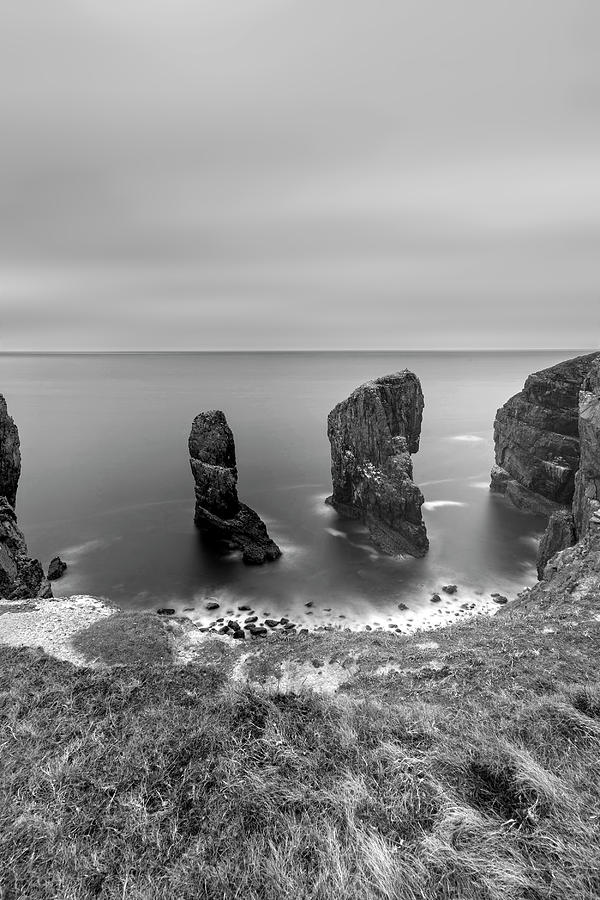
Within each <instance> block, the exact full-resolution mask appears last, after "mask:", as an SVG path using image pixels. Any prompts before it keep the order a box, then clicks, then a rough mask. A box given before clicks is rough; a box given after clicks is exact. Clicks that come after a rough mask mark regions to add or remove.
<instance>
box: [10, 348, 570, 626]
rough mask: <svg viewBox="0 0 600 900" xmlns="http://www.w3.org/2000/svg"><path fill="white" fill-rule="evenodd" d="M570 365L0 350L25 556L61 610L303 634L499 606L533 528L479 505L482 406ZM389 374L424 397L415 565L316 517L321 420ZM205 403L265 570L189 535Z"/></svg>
mask: <svg viewBox="0 0 600 900" xmlns="http://www.w3.org/2000/svg"><path fill="white" fill-rule="evenodd" d="M580 352H584V351H573V350H571V351H569V350H565V351H519V352H512V351H511V352H476V351H460V352H458V351H456V352H413V351H411V352H405V351H400V350H398V351H386V352H350V351H348V352H268V353H267V352H265V353H263V352H248V353H238V352H231V353H216V352H215V353H77V354H56V353H55V354H1V355H0V392H1V393H3V394H4V396H5V398H6V401H7V404H8V408H9V412H10V414H11V415H12V416H13V418H14V419H15V421H16V423H17V425H18V428H19V433H20V438H21V453H22V474H21V481H20V485H19V492H18V498H17V513H18V517H19V523H20V526H21V528H22V529H23V531H24V532H25V536H26V538H27V542H28V546H29V552H30V555H32V556H35V557H37V558H39V559H40V560H41V561H42V563H43V564H44V566H46V565H47V564H48V562H49V561H50V559H51V558H52V557H53V556H56V555H59V556H61V557H62V558H63V559H64V560H65V562H67V564H68V570H67V573H66V574H65V575H64V576H63V578H62V579H60V581H56V582H54V593H55V595H56V596H70V595H74V594H77V595H82V594H85V595H92V596H97V597H104V598H107V599H108V600H110V601H112V602H114V603H116V604H117V605H119V606H121V607H123V608H126V609H148V610H156V609H159V608H163V609H164V608H169V609H174V610H175V611H176V612H177V613H183V612H184V611H185V615H187V616H189V617H191V618H192V619H194V620H195V621H196V622H197V623H198V624H208V622H209V621H211V620H212V619H211V617H212V616H214V615H215V613H209V612H207V611H206V609H205V605H206V603H207V602H209V601H210V600H216V601H217V602H218V603H219V604H220V609H221V611H222V612H221V614H223V615H226V614H228V613H230V611H233V612H236V611H237V608H238V607H239V606H241V605H243V606H249V607H250V608H251V609H253V610H255V611H256V612H257V613H258V614H259V615H265V616H266V615H270V616H272V617H279V616H286V617H288V618H290V619H291V620H292V621H294V622H296V623H297V624H298V625H299V626H301V627H307V628H309V629H311V628H320V627H334V628H353V629H355V628H363V627H366V626H369V627H380V628H385V627H388V626H389V625H391V624H394V625H397V626H398V627H399V628H400V630H407V631H410V630H411V629H414V628H422V627H430V626H435V625H439V624H442V623H444V622H447V621H453V620H455V619H456V618H460V617H464V616H468V615H473V614H476V613H481V612H483V613H486V612H493V611H494V610H495V609H497V608H498V607H497V605H496V604H495V603H494V601H493V598H492V597H491V595H492V594H493V593H499V594H502V595H504V596H506V597H507V598H508V599H509V600H512V599H513V598H514V597H515V596H516V594H517V593H518V592H519V591H520V590H522V589H523V588H524V587H527V586H530V585H532V584H533V583H534V582H535V580H536V573H535V557H536V551H537V544H538V541H539V538H540V535H541V533H542V531H543V528H544V525H545V522H544V519H543V518H540V517H539V516H534V515H531V514H528V513H525V512H522V511H519V510H517V509H515V508H513V507H512V506H511V505H510V504H509V503H508V501H507V500H506V499H505V498H504V497H501V496H498V495H495V494H491V493H490V491H489V473H490V469H491V467H492V465H493V462H494V444H493V422H494V416H495V413H496V409H497V408H498V407H499V406H501V405H502V404H503V403H504V402H505V401H506V400H507V399H508V398H509V397H510V396H511V395H512V394H514V393H516V392H517V391H518V390H520V388H521V387H522V385H523V382H524V380H525V378H526V377H527V375H528V374H529V373H530V372H533V371H536V370H538V369H542V368H545V367H546V366H550V365H553V364H555V363H557V362H559V361H560V360H562V359H566V358H569V357H570V356H575V355H578V353H580ZM404 368H408V369H411V370H412V371H413V372H415V373H416V374H417V375H418V377H419V378H420V380H421V384H422V387H423V392H424V395H425V411H424V416H423V429H422V434H421V449H420V451H419V452H418V454H416V455H415V456H414V457H413V463H414V478H415V481H416V482H417V483H418V484H419V486H420V487H421V489H422V491H423V494H424V496H425V505H424V508H423V514H424V519H425V523H426V525H427V530H428V534H429V539H430V545H431V546H430V551H429V553H428V555H427V556H426V557H425V558H424V559H413V558H411V557H408V556H407V557H400V558H391V557H388V556H385V555H383V554H381V553H378V552H377V551H376V550H375V548H374V547H373V546H372V545H371V543H370V541H369V538H368V534H367V532H366V529H365V528H364V526H363V525H361V523H359V522H357V521H353V520H347V519H344V518H342V517H341V516H339V515H338V514H337V513H336V512H335V510H333V509H332V508H331V507H330V506H328V505H327V504H326V503H325V498H326V497H327V496H328V495H329V493H330V492H331V475H330V450H329V442H328V440H327V414H328V412H329V411H330V410H331V409H332V407H333V406H335V404H336V403H338V402H339V401H340V400H343V399H344V398H345V397H347V396H348V394H349V393H350V392H351V391H352V390H353V389H354V388H356V387H358V385H360V384H362V383H363V382H365V381H367V380H369V379H372V378H376V377H378V376H381V375H385V374H388V373H391V372H395V371H398V370H401V369H404ZM208 409H222V410H223V411H224V412H225V415H226V416H227V420H228V422H229V424H230V426H231V428H232V430H233V433H234V436H235V443H236V452H237V462H238V473H239V481H238V492H239V496H240V499H241V500H242V501H243V502H244V503H246V504H248V505H249V506H251V507H253V508H254V509H255V510H256V511H257V512H258V513H259V514H260V515H261V517H262V518H263V520H264V521H265V523H266V524H267V527H268V529H269V532H270V534H271V537H272V538H273V539H274V540H275V541H276V542H277V543H278V544H279V546H280V547H281V549H282V551H283V555H282V557H281V559H279V560H278V561H276V562H274V563H270V564H266V565H264V566H260V567H249V566H246V565H244V564H243V563H242V561H241V558H240V555H239V554H238V553H231V554H229V555H225V556H215V555H214V553H213V551H211V550H210V549H208V548H207V547H205V546H204V544H203V541H202V539H201V537H200V535H199V534H198V532H197V530H196V528H195V527H194V524H193V513H194V483H193V479H192V475H191V471H190V466H189V459H188V452H187V438H188V434H189V431H190V426H191V423H192V420H193V418H194V416H195V415H196V414H197V413H199V412H201V411H203V410H208ZM447 584H456V585H457V587H458V590H457V592H456V593H455V594H453V595H450V594H447V593H445V592H443V591H441V588H442V586H443V585H447ZM434 593H438V594H440V596H441V597H442V599H441V601H440V602H432V599H431V598H432V595H433V594H434ZM306 604H309V605H308V606H307V605H306ZM403 607H407V609H403Z"/></svg>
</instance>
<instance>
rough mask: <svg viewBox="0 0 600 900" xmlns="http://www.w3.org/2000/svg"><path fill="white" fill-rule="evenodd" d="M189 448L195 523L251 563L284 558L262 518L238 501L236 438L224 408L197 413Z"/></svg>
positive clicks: (257, 563)
mask: <svg viewBox="0 0 600 900" xmlns="http://www.w3.org/2000/svg"><path fill="white" fill-rule="evenodd" d="M189 451H190V464H191V467H192V474H193V476H194V481H195V482H196V511H195V515H194V521H195V523H196V525H197V526H198V528H199V529H200V530H201V531H202V533H203V535H204V536H205V537H206V538H207V540H209V541H211V542H213V543H215V544H217V545H223V546H225V547H227V548H228V549H239V550H241V551H242V558H243V560H244V562H245V563H248V564H249V565H260V564H261V563H264V562H267V561H272V560H275V559H278V557H280V556H281V550H280V549H279V547H278V546H277V544H276V543H275V542H274V541H272V540H271V538H270V537H269V535H268V533H267V529H266V527H265V524H264V522H263V521H262V519H261V518H260V517H259V516H258V515H257V514H256V513H255V512H254V510H253V509H250V507H248V506H245V505H244V504H243V503H240V501H239V500H238V495H237V469H236V461H235V442H234V440H233V434H232V432H231V428H230V427H229V425H228V424H227V420H226V418H225V416H224V414H223V413H222V412H221V411H220V410H211V411H209V412H204V413H200V414H199V415H198V416H196V418H195V419H194V422H193V424H192V430H191V433H190V438H189Z"/></svg>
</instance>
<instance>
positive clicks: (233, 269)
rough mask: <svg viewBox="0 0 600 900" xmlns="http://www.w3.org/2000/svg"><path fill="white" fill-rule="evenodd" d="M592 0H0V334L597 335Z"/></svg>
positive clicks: (366, 342) (599, 232)
mask: <svg viewBox="0 0 600 900" xmlns="http://www.w3.org/2000/svg"><path fill="white" fill-rule="evenodd" d="M599 35H600V4H598V2H597V0H552V2H548V0H452V2H444V0H3V2H2V3H1V4H0V122H1V123H2V133H1V139H0V351H13V350H101V349H108V350H126V349H134V350H144V349H148V350H161V349H165V350H170V349H172V350H178V349H180V350H218V349H330V348H331V349H396V348H397V349H460V348H467V347H468V348H472V347H474V348H527V347H532V348H547V347H551V348H561V349H562V348H582V349H583V348H590V349H591V348H595V347H598V346H600V296H599V295H600V252H599V250H600V115H599V104H600V52H599V46H598V44H599V42H600V37H599Z"/></svg>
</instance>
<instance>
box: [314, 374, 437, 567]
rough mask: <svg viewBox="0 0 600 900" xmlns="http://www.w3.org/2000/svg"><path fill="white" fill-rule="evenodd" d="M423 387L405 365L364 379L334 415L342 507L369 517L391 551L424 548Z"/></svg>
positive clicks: (375, 537) (331, 426)
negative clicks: (418, 470) (419, 471)
mask: <svg viewBox="0 0 600 900" xmlns="http://www.w3.org/2000/svg"><path fill="white" fill-rule="evenodd" d="M423 407H424V400H423V391H422V389H421V384H420V382H419V379H418V378H417V376H416V375H414V374H413V373H412V372H409V371H408V370H407V369H405V370H404V371H402V372H395V373H393V374H391V375H384V376H383V377H381V378H377V379H375V380H374V381H369V382H367V383H366V384H363V385H361V386H360V387H358V388H357V389H356V390H355V391H353V392H352V394H350V396H349V397H348V398H347V399H346V400H343V401H342V402H341V403H338V405H337V406H336V407H335V408H334V409H332V411H331V412H330V413H329V417H328V420H327V435H328V437H329V441H330V444H331V477H332V482H333V493H332V495H331V497H329V498H328V499H327V502H328V503H330V504H331V505H332V506H333V507H334V508H335V509H336V510H337V511H338V512H339V513H340V514H341V515H344V516H348V517H351V518H355V519H360V520H361V521H362V522H364V523H365V524H366V525H367V527H368V529H369V534H370V537H371V540H372V542H373V543H374V545H375V546H376V547H377V548H378V549H379V550H381V551H383V552H384V553H388V554H391V555H397V554H404V553H408V554H410V555H411V556H417V557H420V556H424V555H425V554H426V553H427V550H428V549H429V541H428V539H427V531H426V529H425V524H424V522H423V518H422V515H421V506H422V505H423V494H422V493H421V491H420V490H419V488H418V487H417V485H416V484H414V482H413V480H412V479H413V467H412V460H411V453H416V452H417V451H418V449H419V439H420V435H421V421H422V417H423Z"/></svg>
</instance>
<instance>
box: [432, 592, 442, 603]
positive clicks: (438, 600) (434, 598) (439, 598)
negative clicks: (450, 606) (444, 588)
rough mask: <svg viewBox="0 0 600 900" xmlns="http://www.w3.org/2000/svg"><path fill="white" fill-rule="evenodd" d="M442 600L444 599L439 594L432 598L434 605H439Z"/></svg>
mask: <svg viewBox="0 0 600 900" xmlns="http://www.w3.org/2000/svg"><path fill="white" fill-rule="evenodd" d="M441 599H442V598H441V597H440V595H439V594H434V595H433V597H432V598H431V602H432V603H439V602H440V600H441Z"/></svg>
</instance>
